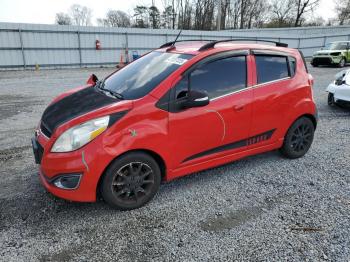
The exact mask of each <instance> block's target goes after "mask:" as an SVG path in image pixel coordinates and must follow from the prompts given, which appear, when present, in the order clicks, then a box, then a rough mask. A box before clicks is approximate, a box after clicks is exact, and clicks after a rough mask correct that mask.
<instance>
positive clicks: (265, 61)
mask: <svg viewBox="0 0 350 262" xmlns="http://www.w3.org/2000/svg"><path fill="white" fill-rule="evenodd" d="M255 61H256V70H257V76H258V79H257V80H258V84H262V83H266V82H271V81H275V80H278V79H282V78H286V77H289V71H288V59H287V57H286V56H272V55H258V56H256V57H255Z"/></svg>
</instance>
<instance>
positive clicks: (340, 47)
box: [324, 42, 348, 50]
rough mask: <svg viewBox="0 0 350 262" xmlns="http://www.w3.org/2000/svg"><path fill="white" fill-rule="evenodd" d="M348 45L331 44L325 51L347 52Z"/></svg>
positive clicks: (342, 43)
mask: <svg viewBox="0 0 350 262" xmlns="http://www.w3.org/2000/svg"><path fill="white" fill-rule="evenodd" d="M347 45H348V43H346V42H339V43H329V44H327V45H326V46H325V48H324V49H325V50H345V49H346V48H347Z"/></svg>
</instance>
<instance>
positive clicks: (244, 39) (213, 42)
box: [198, 38, 288, 51]
mask: <svg viewBox="0 0 350 262" xmlns="http://www.w3.org/2000/svg"><path fill="white" fill-rule="evenodd" d="M238 41H239V42H242V41H254V42H266V43H274V44H275V45H276V46H280V47H288V44H286V43H280V42H275V41H270V40H263V39H251V38H250V39H247V38H238V39H225V40H218V41H212V42H210V43H207V44H205V45H203V46H202V47H201V48H199V49H198V51H204V50H207V49H209V48H214V46H215V45H216V44H218V43H224V42H238Z"/></svg>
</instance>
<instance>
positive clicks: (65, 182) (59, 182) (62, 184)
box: [53, 174, 81, 189]
mask: <svg viewBox="0 0 350 262" xmlns="http://www.w3.org/2000/svg"><path fill="white" fill-rule="evenodd" d="M80 179H81V174H67V175H62V176H59V177H58V178H56V179H55V180H54V181H53V184H54V185H55V186H56V187H58V188H62V189H76V188H78V187H79V184H80Z"/></svg>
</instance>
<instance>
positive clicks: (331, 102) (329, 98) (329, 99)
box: [327, 93, 335, 106]
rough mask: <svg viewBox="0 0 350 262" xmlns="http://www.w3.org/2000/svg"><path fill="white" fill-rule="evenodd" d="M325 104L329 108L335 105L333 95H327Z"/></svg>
mask: <svg viewBox="0 0 350 262" xmlns="http://www.w3.org/2000/svg"><path fill="white" fill-rule="evenodd" d="M327 103H328V105H329V106H334V105H335V100H334V94H332V93H328V100H327Z"/></svg>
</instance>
